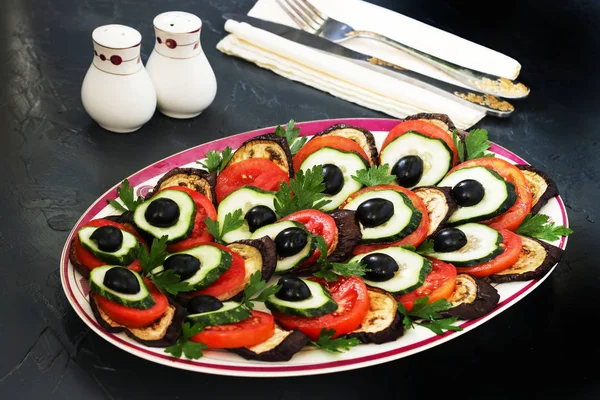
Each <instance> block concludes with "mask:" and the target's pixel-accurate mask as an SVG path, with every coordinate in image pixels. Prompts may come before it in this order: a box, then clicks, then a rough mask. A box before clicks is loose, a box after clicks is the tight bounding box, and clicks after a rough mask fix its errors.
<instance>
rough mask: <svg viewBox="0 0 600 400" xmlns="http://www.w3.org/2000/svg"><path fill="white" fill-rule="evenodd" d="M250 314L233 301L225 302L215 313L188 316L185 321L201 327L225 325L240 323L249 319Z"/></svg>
mask: <svg viewBox="0 0 600 400" xmlns="http://www.w3.org/2000/svg"><path fill="white" fill-rule="evenodd" d="M251 316H252V314H251V313H250V311H249V310H248V309H247V308H246V307H245V306H243V305H241V304H240V303H238V302H235V301H226V302H224V303H223V307H221V308H219V309H218V310H215V311H209V312H205V313H200V314H190V315H188V316H187V317H186V319H188V320H190V321H192V322H193V323H195V324H201V325H203V326H214V325H225V324H233V323H235V322H240V321H242V320H244V319H246V318H250V317H251Z"/></svg>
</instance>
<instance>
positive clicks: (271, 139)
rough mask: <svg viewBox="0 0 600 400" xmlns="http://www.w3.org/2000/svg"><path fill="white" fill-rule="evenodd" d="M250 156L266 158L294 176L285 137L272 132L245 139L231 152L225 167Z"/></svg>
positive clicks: (290, 154)
mask: <svg viewBox="0 0 600 400" xmlns="http://www.w3.org/2000/svg"><path fill="white" fill-rule="evenodd" d="M250 158H266V159H267V160H271V161H273V162H274V163H275V164H277V166H278V167H279V168H281V169H282V170H283V171H284V172H285V173H287V174H289V176H290V178H293V177H294V166H293V164H292V153H291V151H290V146H289V145H288V143H287V140H286V139H285V138H283V137H279V136H277V135H276V134H274V133H269V134H268V135H261V136H257V137H255V138H252V139H249V140H246V141H245V142H244V143H242V145H241V146H240V147H239V148H238V149H237V150H236V151H235V153H233V156H232V157H231V160H229V162H228V163H227V165H226V166H225V168H227V166H228V165H231V164H234V163H236V162H240V161H244V160H248V159H250Z"/></svg>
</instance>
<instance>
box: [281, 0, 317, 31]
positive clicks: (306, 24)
mask: <svg viewBox="0 0 600 400" xmlns="http://www.w3.org/2000/svg"><path fill="white" fill-rule="evenodd" d="M282 2H283V3H285V4H286V7H284V10H285V11H286V12H287V13H288V15H289V16H291V17H292V18H293V19H294V21H296V23H298V22H299V21H298V19H301V20H302V21H303V22H301V23H299V25H300V26H301V27H302V29H304V30H305V31H309V32H311V33H315V32H316V31H317V29H319V27H318V26H317V27H315V26H314V21H313V20H312V19H310V18H308V17H306V16H305V15H304V13H303V12H302V11H300V10H299V9H298V7H296V6H295V5H294V3H292V1H291V0H282V1H280V0H277V3H279V5H280V6H283V4H282ZM292 14H295V16H292Z"/></svg>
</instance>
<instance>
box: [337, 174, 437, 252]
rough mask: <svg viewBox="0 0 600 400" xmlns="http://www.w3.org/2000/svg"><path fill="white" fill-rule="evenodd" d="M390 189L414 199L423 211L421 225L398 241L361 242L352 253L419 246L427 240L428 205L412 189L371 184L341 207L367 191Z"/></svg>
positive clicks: (414, 203) (414, 202) (416, 205)
mask: <svg viewBox="0 0 600 400" xmlns="http://www.w3.org/2000/svg"><path fill="white" fill-rule="evenodd" d="M388 189H391V190H395V191H397V192H400V193H404V194H405V195H407V196H408V198H409V199H410V201H412V203H413V206H414V207H415V208H416V209H417V210H419V211H421V214H422V217H421V222H420V223H419V226H418V227H417V229H415V231H414V232H413V233H411V234H410V235H408V236H406V237H404V238H402V239H400V240H398V241H395V242H393V243H375V244H359V245H358V246H356V247H355V248H354V250H353V251H352V254H354V255H359V254H364V253H369V252H371V251H375V250H381V249H385V248H387V247H394V246H405V245H412V246H415V247H418V246H419V245H420V244H421V243H423V242H424V241H425V238H427V231H428V230H429V214H428V213H427V207H426V206H425V203H423V200H422V199H421V198H420V197H419V196H417V195H416V194H415V193H414V192H412V191H411V190H408V189H406V188H403V187H402V186H398V185H378V186H371V187H367V188H364V189H361V190H359V191H358V192H356V193H353V194H352V195H350V197H348V200H346V201H345V202H344V203H343V204H342V205H341V206H340V208H344V206H345V205H346V204H348V203H349V202H350V200H352V199H353V198H355V197H356V196H358V195H361V194H363V193H365V192H370V191H372V190H388Z"/></svg>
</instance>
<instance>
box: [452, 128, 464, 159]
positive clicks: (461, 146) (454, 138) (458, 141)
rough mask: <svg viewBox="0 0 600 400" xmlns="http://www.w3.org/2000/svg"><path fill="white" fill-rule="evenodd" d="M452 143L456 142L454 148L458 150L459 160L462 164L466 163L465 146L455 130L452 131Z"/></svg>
mask: <svg viewBox="0 0 600 400" xmlns="http://www.w3.org/2000/svg"><path fill="white" fill-rule="evenodd" d="M452 141H453V142H454V146H456V150H458V159H459V160H460V161H461V162H463V161H465V144H464V142H463V141H462V139H461V138H460V136H458V132H457V131H455V130H454V131H452Z"/></svg>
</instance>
